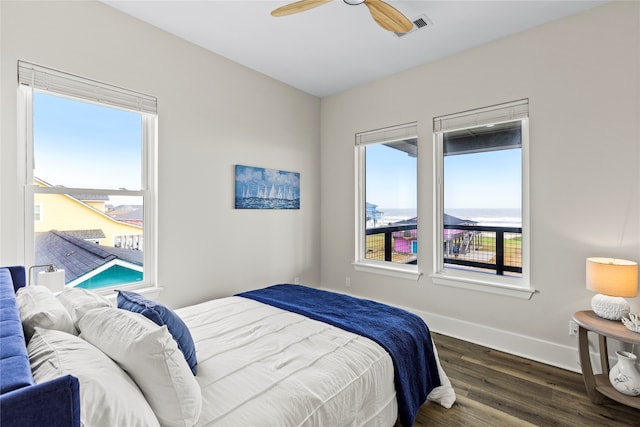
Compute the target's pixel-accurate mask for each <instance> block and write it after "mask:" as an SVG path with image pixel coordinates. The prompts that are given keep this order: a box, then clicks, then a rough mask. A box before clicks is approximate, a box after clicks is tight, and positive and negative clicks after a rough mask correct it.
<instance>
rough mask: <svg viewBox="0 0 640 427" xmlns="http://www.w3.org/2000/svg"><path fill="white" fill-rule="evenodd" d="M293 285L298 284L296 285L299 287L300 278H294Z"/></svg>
mask: <svg viewBox="0 0 640 427" xmlns="http://www.w3.org/2000/svg"><path fill="white" fill-rule="evenodd" d="M293 283H294V284H296V285H299V284H300V278H299V277H298V276H296V277H294V278H293Z"/></svg>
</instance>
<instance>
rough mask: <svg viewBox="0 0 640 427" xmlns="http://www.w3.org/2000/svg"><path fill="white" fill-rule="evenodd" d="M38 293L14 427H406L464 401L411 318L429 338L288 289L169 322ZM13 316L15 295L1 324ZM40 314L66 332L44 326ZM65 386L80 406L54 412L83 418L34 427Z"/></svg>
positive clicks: (159, 309) (126, 301)
mask: <svg viewBox="0 0 640 427" xmlns="http://www.w3.org/2000/svg"><path fill="white" fill-rule="evenodd" d="M3 270H5V269H0V284H2V278H3V276H2V274H1V273H2V271H3ZM19 275H20V274H19V273H18V276H19ZM5 280H6V276H5ZM18 288H20V287H19V286H18ZM30 288H38V287H30ZM12 289H13V286H12ZM36 290H37V289H29V290H28V291H19V292H18V293H17V295H16V297H15V300H17V301H18V303H17V304H15V303H14V305H17V311H18V315H19V316H20V319H21V321H22V324H23V328H22V329H23V330H24V334H25V335H22V336H20V337H19V338H20V339H22V345H21V346H19V347H22V348H19V349H20V350H24V351H25V352H26V353H25V354H26V355H27V356H28V363H29V365H30V369H31V371H32V378H27V381H26V382H25V381H23V383H20V385H19V386H18V389H17V390H15V389H14V390H12V391H8V392H6V393H5V392H4V391H3V393H2V395H0V416H1V417H2V419H0V424H1V425H3V426H5V425H6V426H13V425H16V426H21V425H64V426H77V425H80V422H81V421H82V423H83V424H84V425H86V426H90V425H116V424H117V425H128V426H136V425H140V426H152V425H162V426H173V425H175V426H178V425H180V426H183V425H184V426H186V425H197V426H238V425H242V426H289V425H291V426H293V425H296V426H297V425H309V426H340V425H354V426H393V425H394V424H395V423H396V421H397V420H399V421H400V422H401V423H402V424H403V425H405V426H408V425H411V424H412V423H413V421H414V419H415V415H416V413H417V409H418V408H419V406H420V405H421V404H422V403H424V401H425V400H431V401H434V402H436V403H439V404H441V405H442V406H445V407H450V406H451V405H452V404H453V402H454V401H455V394H454V392H453V389H452V388H451V384H450V382H449V380H448V378H447V376H446V373H445V372H444V370H443V369H442V366H441V365H440V361H439V359H438V356H437V351H436V349H435V346H433V343H432V341H431V338H430V336H429V335H428V329H427V328H426V325H424V322H422V321H421V320H419V318H417V316H413V315H410V314H409V313H407V312H405V311H402V310H400V311H399V313H400V317H409V318H410V321H411V322H415V321H416V320H419V323H421V324H422V325H423V326H420V327H418V329H420V331H419V333H418V334H417V335H415V334H414V333H413V332H410V333H409V334H407V333H406V332H407V331H403V333H402V334H401V335H398V333H397V332H398V331H400V330H401V329H403V328H405V327H406V326H400V327H398V325H393V326H394V327H392V328H387V332H386V333H382V334H379V333H377V332H376V331H373V332H372V330H374V329H375V330H377V329H384V328H379V327H378V326H377V325H376V322H382V323H387V324H392V323H393V322H394V320H391V319H392V317H389V316H390V314H389V313H386V310H391V311H393V312H396V310H397V309H394V308H392V307H389V306H386V305H379V304H378V303H375V302H373V301H368V300H363V299H358V298H352V297H349V296H346V295H340V294H336V293H332V292H326V291H321V290H317V289H313V288H307V287H304V286H299V285H276V286H270V287H267V288H262V289H257V290H254V291H250V292H245V293H241V294H238V295H234V296H231V297H227V298H221V299H215V300H211V301H206V302H203V303H200V304H196V305H193V306H189V307H184V308H180V309H177V310H170V309H169V308H167V307H166V306H164V305H162V304H158V303H156V302H153V301H150V300H147V299H146V298H144V297H143V296H141V295H139V294H136V293H134V292H119V294H118V302H117V305H118V308H116V307H113V306H112V305H111V303H110V302H108V301H107V300H105V299H104V298H102V297H100V296H99V295H97V294H94V293H91V292H89V291H85V290H79V289H76V290H65V291H64V292H63V293H62V294H60V295H59V296H57V297H56V296H53V294H50V293H49V294H47V293H45V291H44V290H37V291H38V292H35V291H36ZM26 294H37V295H38V296H37V298H36V297H34V296H33V295H31V296H30V297H29V298H27V297H25V295H26ZM25 300H27V301H26V302H25ZM9 306H11V298H8V297H7V296H6V295H4V294H3V298H2V312H3V316H4V313H5V311H7V310H5V307H9ZM36 306H38V307H43V308H42V310H43V311H46V312H47V313H50V312H54V311H55V310H53V307H55V309H57V310H58V312H59V315H58V316H59V317H65V316H66V315H65V313H66V314H68V319H66V321H65V322H60V321H59V319H58V318H56V320H55V321H51V319H47V322H43V321H42V319H41V318H40V320H39V321H34V320H33V316H31V317H29V312H30V311H31V312H33V311H34V310H35V311H37V310H38V309H36V308H35V307H36ZM60 307H62V308H63V309H64V310H60ZM45 308H46V309H45ZM372 310H375V311H373V312H372ZM8 311H11V310H8ZM25 312H27V313H25ZM366 313H369V315H367V314H366ZM372 313H374V315H373V316H372V315H371V314H372ZM41 314H42V313H37V316H36V317H38V315H39V316H40V317H42V316H41ZM353 316H357V318H356V317H353ZM45 317H46V316H45ZM49 317H56V316H54V315H49ZM29 319H31V320H29ZM354 319H356V320H354ZM69 321H70V323H69ZM395 321H404V320H402V319H400V320H397V319H396V320H395ZM38 323H39V324H38ZM43 323H46V325H44V326H43ZM47 325H48V326H47ZM52 325H53V326H52ZM60 325H62V326H60ZM422 327H424V330H426V338H425V335H424V334H425V332H424V330H422V329H421V328H422ZM406 328H408V327H406ZM389 331H392V332H389ZM20 332H22V331H20ZM376 334H377V335H376ZM385 334H386V335H385ZM4 335H5V334H4V333H3V334H2V338H1V339H2V344H3V345H2V347H3V350H4V347H5V342H6V341H5V336H4ZM420 336H422V338H420ZM421 339H422V341H424V342H426V341H428V343H427V344H428V345H427V344H424V343H423V342H422V341H421ZM14 340H15V338H14ZM26 341H28V344H25V342H26ZM416 343H417V344H416ZM398 344H399V345H398ZM393 347H395V348H393ZM411 347H419V348H421V349H422V350H420V351H419V353H420V354H421V355H420V360H417V359H415V355H412V352H413V351H414V350H411ZM3 353H4V351H3ZM23 353H24V352H23ZM394 353H395V354H394ZM52 359H53V362H52ZM21 360H22V364H23V365H24V356H23V357H22V359H21ZM403 360H404V361H403ZM2 366H3V367H4V364H3V365H2ZM52 366H54V368H52ZM22 367H23V368H24V366H22ZM23 374H24V373H23ZM4 377H5V375H4V374H3V378H2V383H3V384H2V385H3V386H4V383H5V382H6V380H5V378H4ZM400 377H402V378H401V379H399V378H400ZM414 377H415V378H414ZM418 377H419V378H418ZM60 378H64V379H65V381H66V382H70V383H71V387H70V389H69V390H70V391H69V392H68V393H66V395H68V396H69V399H67V400H66V401H63V400H64V399H62V398H61V397H60V396H58V395H57V394H56V395H55V396H53V397H50V398H47V399H48V400H47V402H48V404H49V406H53V407H58V408H59V407H65V408H68V410H65V411H64V413H65V415H66V414H71V416H65V417H62V416H60V417H58V416H56V417H54V418H53V419H52V417H50V416H47V414H45V413H43V414H41V416H42V417H44V418H42V419H40V420H38V419H37V418H36V419H34V418H33V417H32V416H29V417H30V418H29V417H27V418H28V420H27V421H24V420H25V419H26V418H25V415H24V414H25V413H27V412H29V413H31V412H34V411H33V410H29V409H28V408H31V407H32V403H30V399H32V396H33V395H34V393H35V391H36V390H35V389H36V388H38V387H42V386H43V385H46V384H49V383H51V382H52V381H60ZM416 378H417V380H416ZM414 380H416V381H414ZM78 384H79V387H78ZM74 385H75V389H74V387H73V386H74ZM78 389H79V390H78ZM16 392H19V393H20V394H21V396H20V398H19V399H17V401H16V399H15V397H14V398H13V400H11V399H7V396H9V397H11V396H10V395H11V394H12V393H14V394H15V393H16ZM61 401H63V402H61ZM105 402H108V403H105ZM74 414H75V415H74ZM45 420H46V421H45ZM38 421H40V422H38Z"/></svg>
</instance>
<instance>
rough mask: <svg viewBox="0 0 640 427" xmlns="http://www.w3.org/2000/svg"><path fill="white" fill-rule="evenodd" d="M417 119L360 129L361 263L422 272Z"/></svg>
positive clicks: (406, 273)
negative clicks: (419, 257) (378, 127)
mask: <svg viewBox="0 0 640 427" xmlns="http://www.w3.org/2000/svg"><path fill="white" fill-rule="evenodd" d="M417 157H418V137H417V126H416V125H415V124H409V125H402V126H396V127H392V128H386V129H381V130H376V131H372V132H365V133H360V134H357V135H356V159H357V171H356V173H357V177H356V181H357V182H358V191H357V201H356V204H357V207H356V212H357V214H356V216H357V217H356V248H357V249H356V262H355V266H356V268H357V269H361V270H367V271H375V272H381V273H385V274H393V275H397V276H400V277H408V278H417V277H418V267H417V263H418V255H417V253H418V215H417Z"/></svg>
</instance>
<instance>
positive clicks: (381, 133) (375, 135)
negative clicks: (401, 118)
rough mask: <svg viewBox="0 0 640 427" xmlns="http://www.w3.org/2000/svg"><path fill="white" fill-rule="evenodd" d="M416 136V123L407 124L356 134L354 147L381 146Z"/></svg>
mask: <svg viewBox="0 0 640 427" xmlns="http://www.w3.org/2000/svg"><path fill="white" fill-rule="evenodd" d="M417 136H418V125H417V123H408V124H404V125H398V126H393V127H388V128H384V129H377V130H372V131H368V132H362V133H358V134H356V145H367V144H381V143H386V142H392V141H402V140H405V139H411V138H416V137H417Z"/></svg>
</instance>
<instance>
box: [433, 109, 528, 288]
mask: <svg viewBox="0 0 640 427" xmlns="http://www.w3.org/2000/svg"><path fill="white" fill-rule="evenodd" d="M528 106H529V104H528V100H523V101H516V102H512V103H508V104H502V105H497V106H493V107H488V108H483V109H479V110H474V111H467V112H463V113H458V114H452V115H448V116H443V117H438V118H435V119H434V130H435V139H436V147H437V156H436V162H437V165H436V173H437V177H436V182H439V183H441V185H439V186H438V189H437V213H436V235H437V236H438V239H437V243H436V248H435V253H436V254H437V256H436V262H435V270H436V271H435V279H436V282H438V281H439V282H441V283H445V284H454V285H458V286H463V287H470V288H473V289H483V290H488V291H490V292H496V293H501V294H510V295H514V296H521V297H525V298H528V297H530V295H531V290H530V289H529V283H528V274H527V270H528V227H527V218H528V212H527V209H526V206H528V203H527V201H528V190H527V188H528V178H527V175H528V174H527V162H526V159H527V155H526V153H527V150H528V115H529V114H528V111H529V108H528Z"/></svg>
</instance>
